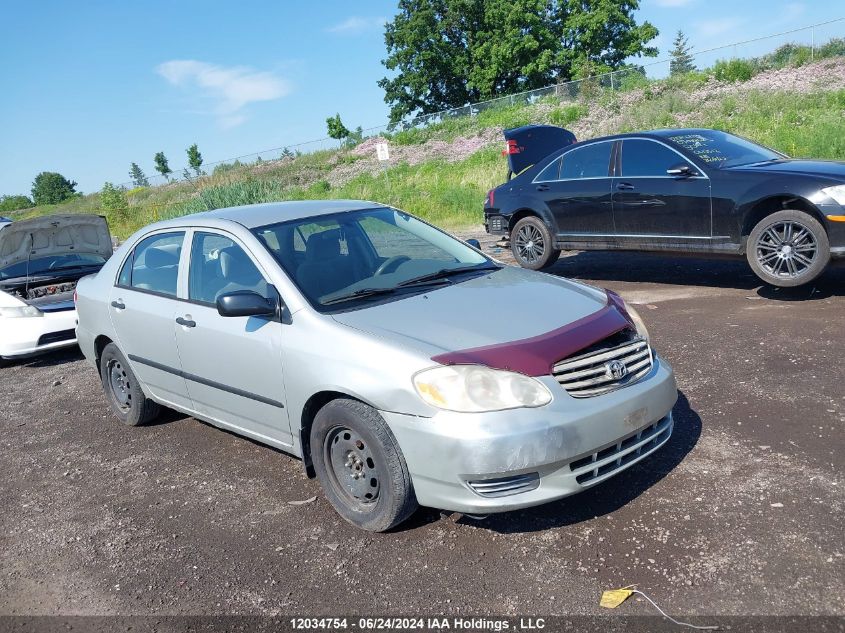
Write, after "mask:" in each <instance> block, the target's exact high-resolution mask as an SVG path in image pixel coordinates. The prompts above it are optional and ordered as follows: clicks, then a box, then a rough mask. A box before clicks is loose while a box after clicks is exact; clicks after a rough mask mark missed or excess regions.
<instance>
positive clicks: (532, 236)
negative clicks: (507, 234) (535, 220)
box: [515, 224, 546, 264]
mask: <svg viewBox="0 0 845 633" xmlns="http://www.w3.org/2000/svg"><path fill="white" fill-rule="evenodd" d="M515 241H516V250H517V252H518V253H519V256H520V258H522V260H523V261H525V262H527V263H529V264H534V263H536V262H538V261H540V259H541V258H542V257H543V255H544V253H545V252H546V242H545V240H544V239H543V234H542V233H540V230H539V229H538V228H537V227H535V226H531V225H530V224H526V225H524V226H521V227H520V228H519V231H517V233H516V240H515Z"/></svg>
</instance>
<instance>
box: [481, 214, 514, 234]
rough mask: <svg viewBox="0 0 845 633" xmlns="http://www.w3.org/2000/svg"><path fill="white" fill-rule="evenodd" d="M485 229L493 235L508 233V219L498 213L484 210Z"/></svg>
mask: <svg viewBox="0 0 845 633" xmlns="http://www.w3.org/2000/svg"><path fill="white" fill-rule="evenodd" d="M484 230H485V231H487V232H488V233H490V234H491V235H507V234H508V219H507V218H506V217H505V216H503V215H499V214H498V213H487V212H486V211H485V212H484Z"/></svg>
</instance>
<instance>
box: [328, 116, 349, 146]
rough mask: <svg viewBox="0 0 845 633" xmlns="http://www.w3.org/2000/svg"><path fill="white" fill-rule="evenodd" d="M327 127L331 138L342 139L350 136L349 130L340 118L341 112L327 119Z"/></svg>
mask: <svg viewBox="0 0 845 633" xmlns="http://www.w3.org/2000/svg"><path fill="white" fill-rule="evenodd" d="M326 127H327V128H328V133H329V136H330V137H331V138H336V139H337V140H339V141H341V140H343V139H345V138H346V137H347V136H349V130H348V129H347V127H346V126H345V125H344V124H343V121H341V120H340V114H335V115H334V116H330V117H329V118H328V119H326Z"/></svg>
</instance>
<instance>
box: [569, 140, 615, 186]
mask: <svg viewBox="0 0 845 633" xmlns="http://www.w3.org/2000/svg"><path fill="white" fill-rule="evenodd" d="M612 147H613V143H610V142H605V143H592V144H590V145H585V146H584V147H579V148H577V149H573V150H572V151H570V152H567V153H566V154H564V155H563V165H562V166H561V170H560V178H561V179H562V180H574V179H578V178H607V177H608V170H609V169H610V150H611V148H612Z"/></svg>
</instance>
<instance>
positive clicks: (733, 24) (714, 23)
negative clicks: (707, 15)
mask: <svg viewBox="0 0 845 633" xmlns="http://www.w3.org/2000/svg"><path fill="white" fill-rule="evenodd" d="M741 24H742V20H740V19H739V18H715V19H713V20H703V21H701V22H699V23H698V24H696V25H695V28H696V31H697V32H698V34H699V35H701V36H702V37H716V36H717V35H723V34H725V33H729V32H730V31H733V30H734V29H735V28H737V27H738V26H740V25H741Z"/></svg>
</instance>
